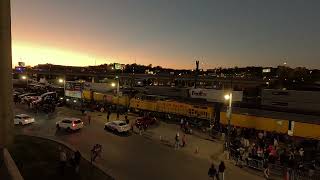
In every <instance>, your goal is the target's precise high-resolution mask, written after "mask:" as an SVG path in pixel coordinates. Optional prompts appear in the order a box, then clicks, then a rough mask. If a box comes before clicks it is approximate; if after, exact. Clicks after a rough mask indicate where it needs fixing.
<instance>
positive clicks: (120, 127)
mask: <svg viewBox="0 0 320 180" xmlns="http://www.w3.org/2000/svg"><path fill="white" fill-rule="evenodd" d="M104 129H109V130H111V131H115V132H118V133H125V132H128V131H130V125H129V124H127V123H126V122H125V121H111V122H107V123H106V124H105V125H104Z"/></svg>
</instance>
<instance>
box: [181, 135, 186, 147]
mask: <svg viewBox="0 0 320 180" xmlns="http://www.w3.org/2000/svg"><path fill="white" fill-rule="evenodd" d="M186 144H187V136H186V134H183V136H182V147H185V146H186Z"/></svg>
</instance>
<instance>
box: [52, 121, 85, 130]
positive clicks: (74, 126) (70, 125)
mask: <svg viewBox="0 0 320 180" xmlns="http://www.w3.org/2000/svg"><path fill="white" fill-rule="evenodd" d="M56 127H57V129H58V130H59V129H66V130H73V131H75V130H78V129H81V128H83V122H82V121H81V119H79V118H64V119H63V120H61V121H58V122H56Z"/></svg>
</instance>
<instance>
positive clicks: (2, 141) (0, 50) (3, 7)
mask: <svg viewBox="0 0 320 180" xmlns="http://www.w3.org/2000/svg"><path fill="white" fill-rule="evenodd" d="M10 8H11V7H10V0H1V1H0V82H1V84H2V87H1V88H0V99H1V103H0V149H1V148H4V147H6V146H7V145H8V144H9V143H10V141H11V138H12V136H11V131H12V127H13V121H12V120H13V112H12V109H13V106H12V50H11V9H10Z"/></svg>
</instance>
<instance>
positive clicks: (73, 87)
mask: <svg viewBox="0 0 320 180" xmlns="http://www.w3.org/2000/svg"><path fill="white" fill-rule="evenodd" d="M82 89H83V83H80V82H72V81H67V82H66V83H65V90H64V92H65V96H68V97H74V98H81V97H82Z"/></svg>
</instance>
